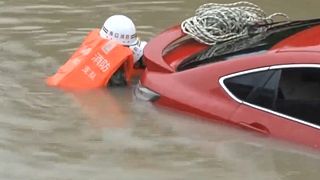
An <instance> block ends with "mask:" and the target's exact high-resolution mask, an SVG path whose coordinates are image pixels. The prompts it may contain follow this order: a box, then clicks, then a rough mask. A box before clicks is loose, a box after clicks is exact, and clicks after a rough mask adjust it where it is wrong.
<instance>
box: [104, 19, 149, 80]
mask: <svg viewBox="0 0 320 180" xmlns="http://www.w3.org/2000/svg"><path fill="white" fill-rule="evenodd" d="M100 36H101V37H102V38H104V39H108V40H116V41H117V42H119V43H120V44H122V45H123V46H127V47H129V48H130V49H131V50H132V52H133V58H134V59H133V64H134V68H144V63H143V61H142V56H143V49H144V47H145V46H146V44H147V42H146V41H140V39H139V38H137V35H136V28H135V25H134V23H133V22H132V20H131V19H130V18H128V17H127V16H124V15H113V16H111V17H109V18H108V19H107V20H106V21H105V23H104V24H103V26H102V28H101V30H100ZM126 83H127V82H126V79H125V77H124V68H123V67H121V68H119V69H118V70H117V72H116V73H115V74H114V75H113V76H112V77H111V79H110V81H109V84H108V85H110V86H121V85H126Z"/></svg>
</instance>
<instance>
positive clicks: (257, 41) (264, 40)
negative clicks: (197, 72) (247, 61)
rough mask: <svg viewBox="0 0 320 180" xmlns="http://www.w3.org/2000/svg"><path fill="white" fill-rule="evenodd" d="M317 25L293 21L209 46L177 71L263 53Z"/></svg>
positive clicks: (313, 21)
mask: <svg viewBox="0 0 320 180" xmlns="http://www.w3.org/2000/svg"><path fill="white" fill-rule="evenodd" d="M318 24H320V19H315V20H308V21H294V22H290V23H286V24H282V25H278V26H275V27H273V28H270V29H269V30H268V31H267V32H266V33H261V34H258V35H251V36H250V37H248V38H244V39H239V40H233V41H228V42H224V43H219V44H216V45H214V46H209V47H208V48H207V49H205V50H204V51H202V52H200V53H198V54H195V55H193V56H191V57H189V58H187V59H186V60H184V61H183V62H182V63H181V64H180V65H179V66H178V67H177V71H183V70H187V69H191V68H195V67H198V66H202V65H205V64H208V63H214V62H218V61H224V60H228V59H233V58H235V57H238V56H242V55H253V54H259V53H264V52H266V51H268V50H269V49H271V48H272V47H273V46H274V45H275V44H277V43H278V42H280V41H282V40H283V39H285V38H287V37H289V36H291V35H293V34H295V33H298V32H300V31H303V30H305V29H307V28H310V27H313V26H315V25H318Z"/></svg>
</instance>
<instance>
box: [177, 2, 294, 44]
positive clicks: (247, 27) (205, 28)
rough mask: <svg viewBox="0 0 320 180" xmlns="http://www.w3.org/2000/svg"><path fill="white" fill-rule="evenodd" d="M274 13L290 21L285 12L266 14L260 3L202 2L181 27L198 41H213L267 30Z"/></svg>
mask: <svg viewBox="0 0 320 180" xmlns="http://www.w3.org/2000/svg"><path fill="white" fill-rule="evenodd" d="M277 16H278V17H281V18H285V20H286V21H289V17H288V16H287V15H286V14H284V13H274V14H271V15H270V16H267V15H266V13H265V12H264V11H263V10H262V9H261V8H260V7H259V6H257V5H255V4H253V3H250V2H246V1H240V2H236V3H230V4H217V3H209V4H204V5H201V6H200V7H199V8H198V9H197V10H196V11H195V16H193V17H190V18H188V19H186V20H184V21H183V22H182V23H181V29H182V31H183V32H184V33H186V34H188V35H190V36H191V37H193V38H194V39H196V40H197V41H199V42H201V43H204V44H207V45H215V44H216V43H219V42H225V41H229V40H233V39H240V38H245V37H248V35H250V34H257V33H261V32H266V31H267V29H268V27H269V25H271V24H273V23H274V18H275V17H277Z"/></svg>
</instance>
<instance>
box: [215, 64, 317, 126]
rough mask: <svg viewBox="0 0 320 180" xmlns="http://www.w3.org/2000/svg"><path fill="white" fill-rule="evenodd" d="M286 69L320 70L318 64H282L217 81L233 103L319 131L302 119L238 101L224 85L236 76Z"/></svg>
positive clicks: (234, 74)
mask: <svg viewBox="0 0 320 180" xmlns="http://www.w3.org/2000/svg"><path fill="white" fill-rule="evenodd" d="M286 68H319V69H320V64H282V65H274V66H269V67H262V68H256V69H250V70H245V71H241V72H237V73H233V74H229V75H226V76H223V77H221V78H220V79H219V83H220V85H221V87H222V88H223V89H224V91H226V93H227V94H228V95H229V96H230V97H231V98H232V99H233V100H235V101H237V102H238V103H240V104H244V105H247V106H250V107H253V108H255V109H258V110H261V111H265V112H267V113H270V114H273V115H276V116H279V117H282V118H285V119H288V120H291V121H294V122H297V123H300V124H303V125H307V126H310V127H313V128H316V129H320V126H319V125H316V124H313V123H310V122H306V121H304V120H302V119H298V118H295V117H292V116H289V115H285V114H282V113H279V112H276V111H273V110H270V109H267V108H264V107H261V106H258V105H254V104H251V103H248V102H246V101H243V100H240V99H239V98H237V97H236V96H235V95H234V94H233V93H232V92H231V91H229V89H228V88H227V87H226V85H225V84H224V81H225V80H226V79H229V78H233V77H236V76H241V75H245V74H251V73H255V72H261V71H267V70H277V69H286Z"/></svg>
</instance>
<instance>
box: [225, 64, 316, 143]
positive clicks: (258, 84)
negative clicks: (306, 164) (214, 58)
mask: <svg viewBox="0 0 320 180" xmlns="http://www.w3.org/2000/svg"><path fill="white" fill-rule="evenodd" d="M248 82H250V83H248ZM223 84H224V88H226V91H227V92H228V94H230V95H231V96H232V97H233V98H234V99H235V100H236V101H238V102H240V103H241V105H240V106H239V108H238V109H237V110H236V111H235V113H234V114H233V115H232V117H231V119H230V120H231V121H233V122H235V123H237V124H239V125H241V126H243V127H246V128H249V129H252V130H255V131H258V132H261V133H264V134H270V135H272V136H276V137H280V138H284V139H288V140H292V141H296V142H299V143H303V144H307V145H310V146H313V147H318V148H319V146H320V109H319V108H320V65H315V64H301V65H299V64H295V65H281V66H272V67H268V68H261V69H257V70H250V71H245V72H242V73H237V74H234V75H231V76H228V77H225V78H224V79H223ZM235 84H236V85H235ZM248 85H249V86H250V89H248V87H247V86H248ZM246 88H247V91H243V89H246ZM244 92H245V93H244Z"/></svg>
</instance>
